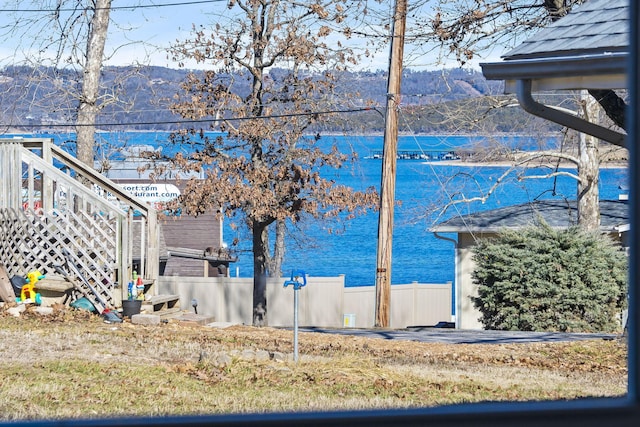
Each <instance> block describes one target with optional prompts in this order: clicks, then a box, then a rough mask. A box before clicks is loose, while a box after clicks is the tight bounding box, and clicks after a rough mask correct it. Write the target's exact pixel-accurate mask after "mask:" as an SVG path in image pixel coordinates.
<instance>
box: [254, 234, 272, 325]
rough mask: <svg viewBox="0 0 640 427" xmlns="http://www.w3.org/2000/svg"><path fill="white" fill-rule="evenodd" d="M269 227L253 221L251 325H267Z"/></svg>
mask: <svg viewBox="0 0 640 427" xmlns="http://www.w3.org/2000/svg"><path fill="white" fill-rule="evenodd" d="M268 232H269V228H268V226H267V225H266V224H265V223H257V222H254V223H253V227H252V233H253V326H267V325H268V322H267V259H268V250H269V234H268Z"/></svg>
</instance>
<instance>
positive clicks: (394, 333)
mask: <svg viewBox="0 0 640 427" xmlns="http://www.w3.org/2000/svg"><path fill="white" fill-rule="evenodd" d="M299 330H300V331H301V332H317V333H330V334H342V335H355V336H361V337H367V338H382V339H387V340H406V341H416V342H438V343H449V344H506V343H527V342H554V341H577V340H588V339H604V340H613V339H616V338H620V335H615V334H572V333H562V332H510V331H471V330H461V329H447V328H427V327H415V328H407V329H356V328H344V329H339V328H336V329H333V328H299Z"/></svg>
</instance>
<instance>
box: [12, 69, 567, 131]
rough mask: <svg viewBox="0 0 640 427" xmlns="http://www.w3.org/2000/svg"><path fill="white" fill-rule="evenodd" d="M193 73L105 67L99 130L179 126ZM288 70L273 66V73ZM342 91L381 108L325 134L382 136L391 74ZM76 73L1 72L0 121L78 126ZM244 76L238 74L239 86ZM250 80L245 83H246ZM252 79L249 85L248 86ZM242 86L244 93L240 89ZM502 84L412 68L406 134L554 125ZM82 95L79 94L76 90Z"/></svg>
mask: <svg viewBox="0 0 640 427" xmlns="http://www.w3.org/2000/svg"><path fill="white" fill-rule="evenodd" d="M188 72H189V71H188V70H176V69H171V68H163V67H106V68H105V69H104V70H103V76H102V82H103V86H104V87H105V89H104V92H103V100H102V101H103V103H104V108H103V110H102V113H101V115H100V119H99V121H100V123H102V125H101V126H100V128H101V129H105V130H109V129H119V130H176V129H178V128H180V127H185V126H184V125H182V126H181V125H180V124H178V122H179V120H180V117H178V116H176V115H174V114H173V113H171V111H170V110H169V105H170V104H171V102H173V101H172V99H173V97H174V95H176V94H178V93H180V91H181V89H180V87H179V85H180V83H181V82H183V81H184V80H185V77H186V75H187V73H188ZM278 72H284V70H278V69H275V70H273V71H272V73H278ZM339 77H340V78H339V80H338V86H337V90H336V96H338V97H340V96H344V97H345V99H347V97H348V99H349V103H348V105H349V106H351V107H353V106H354V105H356V106H364V105H367V104H368V103H373V105H374V106H378V107H377V108H376V109H377V111H378V112H376V111H373V110H372V111H367V112H359V113H350V114H346V113H345V114H341V115H340V116H339V117H338V118H337V119H332V120H331V121H328V122H323V123H322V124H321V128H318V129H316V130H317V131H319V132H320V131H322V132H362V133H371V132H373V133H377V132H382V131H383V130H384V114H380V112H381V111H383V109H384V107H385V102H386V86H387V74H386V72H384V71H361V72H342V73H340V75H339ZM77 81H78V80H77V74H76V72H74V71H72V70H54V69H50V68H41V69H33V68H29V67H23V66H15V67H6V68H5V69H3V70H0V126H2V130H3V131H4V132H7V131H23V132H24V131H40V130H59V129H62V128H64V127H67V126H70V125H72V124H73V123H74V115H75V111H76V101H75V99H77V93H79V84H78V83H77ZM238 81H242V79H236V83H237V82H238ZM245 81H246V80H245ZM248 85H249V82H248V81H246V86H247V87H246V90H248V89H249V86H248ZM242 89H243V88H242V87H241V86H240V87H239V88H238V90H242ZM501 91H502V83H501V82H495V81H487V80H486V79H485V78H484V77H483V75H482V74H481V73H480V72H478V71H471V70H463V69H450V70H440V71H410V70H406V71H405V72H404V74H403V76H402V98H401V99H402V106H403V108H402V110H401V113H402V114H401V123H400V130H401V132H411V133H470V132H471V133H474V132H478V131H480V130H479V125H482V128H483V130H481V132H484V133H486V132H488V131H490V132H529V131H531V130H532V126H534V125H535V129H536V131H540V126H542V127H543V128H544V129H543V131H549V130H556V129H557V128H555V127H554V126H553V125H550V124H548V123H544V122H543V121H535V120H534V121H533V122H532V118H531V116H529V115H527V114H526V113H524V112H522V111H521V110H520V109H517V108H507V109H495V108H493V106H492V105H491V103H490V101H489V99H488V98H487V97H486V95H500V94H501ZM74 94H76V95H74Z"/></svg>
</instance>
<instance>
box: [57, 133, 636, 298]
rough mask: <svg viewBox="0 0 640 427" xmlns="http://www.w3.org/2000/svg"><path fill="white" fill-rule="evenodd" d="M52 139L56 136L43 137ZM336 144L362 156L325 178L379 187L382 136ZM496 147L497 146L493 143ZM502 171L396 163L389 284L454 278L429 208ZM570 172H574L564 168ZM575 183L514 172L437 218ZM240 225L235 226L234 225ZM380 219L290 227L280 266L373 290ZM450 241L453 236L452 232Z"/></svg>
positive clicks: (453, 144)
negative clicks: (520, 177)
mask: <svg viewBox="0 0 640 427" xmlns="http://www.w3.org/2000/svg"><path fill="white" fill-rule="evenodd" d="M48 136H52V137H53V135H48ZM55 139H56V140H57V143H59V144H64V141H65V140H73V139H75V138H74V136H73V135H68V136H64V135H62V136H60V135H56V136H55ZM498 139H499V142H500V143H501V144H503V145H504V146H505V147H508V148H509V149H515V148H519V149H524V150H530V149H541V148H547V147H549V146H550V145H551V146H552V145H554V144H555V140H554V139H553V138H541V139H537V138H533V137H517V138H516V137H501V138H498ZM323 140H324V141H329V140H331V141H335V142H337V143H338V145H339V146H341V147H343V148H344V149H345V150H346V149H347V148H352V149H354V150H355V151H356V152H358V153H359V160H358V161H356V162H354V163H353V164H351V165H350V167H348V168H344V169H341V170H339V171H328V175H327V177H332V178H334V179H335V180H336V182H339V183H342V184H346V185H349V186H352V187H354V188H356V189H364V188H367V187H369V186H375V187H376V188H378V189H379V186H380V179H381V166H382V161H381V160H376V159H365V157H367V156H368V155H370V153H371V152H372V151H374V150H380V149H382V147H383V138H382V136H348V137H346V136H339V137H323V139H321V142H323ZM101 141H102V147H103V148H105V150H106V149H107V148H108V147H110V146H112V145H113V146H123V145H125V146H126V145H138V144H149V145H153V146H160V145H163V146H165V148H164V149H165V150H167V151H175V150H178V149H180V150H183V151H189V150H190V149H191V147H167V146H166V141H167V134H166V133H162V132H158V133H133V132H132V133H113V134H102V135H101ZM471 143H474V144H483V143H487V144H488V143H489V139H488V138H481V137H464V136H454V137H450V136H449V137H439V136H417V137H413V136H403V137H401V138H400V139H399V142H398V149H399V150H425V151H428V150H443V151H447V150H455V149H458V148H459V147H464V146H467V145H469V144H471ZM492 143H495V141H492ZM505 170H506V168H505V167H490V166H483V167H470V166H446V165H442V164H438V163H436V162H431V163H429V162H425V161H420V160H399V161H398V163H397V174H396V200H397V201H398V202H399V203H400V205H399V206H397V207H396V209H395V220H394V224H395V227H394V236H393V262H392V283H394V284H403V283H411V282H413V281H417V282H421V283H445V282H448V281H451V282H453V281H454V247H453V244H452V243H450V242H447V241H443V240H440V239H438V238H436V237H435V236H434V235H433V233H431V232H429V231H428V230H429V228H430V227H431V226H433V225H434V220H435V219H436V216H435V215H434V214H433V213H432V212H433V208H434V207H437V206H442V205H443V204H444V203H446V201H447V200H448V199H447V197H448V196H451V195H454V194H455V193H463V194H464V195H465V196H467V197H472V196H477V195H481V194H483V193H484V192H486V191H487V190H488V189H489V188H490V187H491V186H492V185H493V184H494V183H495V182H496V180H497V179H498V177H500V176H501V175H502V174H503V173H504V171H505ZM568 171H571V170H568ZM548 172H549V170H548V169H535V170H533V171H529V172H527V173H528V174H529V175H531V174H536V175H540V174H543V173H548ZM627 178H628V175H627V170H626V169H603V170H602V171H601V179H600V196H601V198H602V199H617V198H618V196H619V195H620V193H621V190H620V187H625V188H626V187H628V185H627ZM575 195H576V182H575V180H573V179H571V178H569V177H559V178H557V179H525V180H517V179H516V175H515V174H512V175H510V176H509V177H508V178H507V179H505V182H504V184H503V185H501V186H500V187H499V188H498V189H497V190H496V191H495V193H494V194H493V195H492V196H491V197H489V198H488V199H487V201H486V202H485V203H480V202H476V203H472V204H462V205H457V207H456V208H455V209H450V210H449V212H447V214H445V215H444V216H443V217H440V218H439V220H443V219H446V218H449V217H450V216H451V215H462V214H467V213H471V212H476V211H479V210H486V209H492V208H496V207H501V206H509V205H514V204H520V203H526V202H528V201H533V200H535V199H537V198H545V199H547V198H553V197H556V198H567V199H575ZM238 223H240V222H238ZM229 225H230V221H227V222H226V223H225V227H224V240H225V241H226V242H231V241H233V240H234V238H238V239H239V241H240V245H239V247H238V256H239V259H238V262H237V263H236V264H234V265H233V266H232V267H231V275H232V276H235V275H236V274H237V275H239V276H241V277H251V276H252V257H251V252H250V249H251V248H250V242H251V239H250V237H249V235H248V233H247V231H246V230H243V229H242V228H239V229H235V230H234V229H232V228H231V227H230V226H229ZM377 230H378V215H377V213H375V212H371V213H369V214H367V215H364V216H361V217H358V218H356V219H354V220H351V221H348V222H346V223H345V224H343V227H342V228H340V229H339V230H338V231H339V232H336V227H335V224H323V223H312V222H307V223H302V224H299V225H298V226H297V227H296V228H295V229H292V230H291V233H290V235H289V236H288V239H287V253H286V257H285V263H284V268H283V269H284V271H285V274H287V272H289V271H291V270H296V271H297V270H303V271H304V272H306V273H307V274H308V275H310V276H335V275H339V274H344V275H345V283H346V286H361V285H373V284H374V282H375V268H376V248H377ZM448 237H452V238H455V237H456V236H455V235H449V236H448Z"/></svg>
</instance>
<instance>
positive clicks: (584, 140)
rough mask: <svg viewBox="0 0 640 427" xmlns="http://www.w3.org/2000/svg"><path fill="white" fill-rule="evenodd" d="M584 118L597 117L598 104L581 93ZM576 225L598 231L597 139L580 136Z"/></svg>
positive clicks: (593, 118) (598, 174) (598, 171)
mask: <svg viewBox="0 0 640 427" xmlns="http://www.w3.org/2000/svg"><path fill="white" fill-rule="evenodd" d="M582 99H583V101H584V103H585V105H584V109H585V116H586V118H587V119H588V120H589V121H591V122H596V121H597V117H598V104H597V103H596V101H595V100H594V99H593V98H592V97H590V96H589V95H587V94H586V93H583V97H582ZM578 156H579V164H578V176H579V178H580V179H579V181H578V224H580V226H581V227H582V228H584V229H585V230H598V229H600V193H599V189H598V182H599V179H600V178H599V177H600V158H599V156H598V138H596V137H593V136H591V135H587V134H584V133H581V134H580V141H579V146H578Z"/></svg>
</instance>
